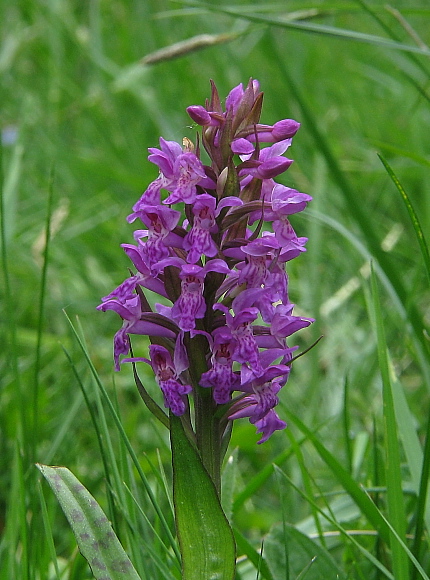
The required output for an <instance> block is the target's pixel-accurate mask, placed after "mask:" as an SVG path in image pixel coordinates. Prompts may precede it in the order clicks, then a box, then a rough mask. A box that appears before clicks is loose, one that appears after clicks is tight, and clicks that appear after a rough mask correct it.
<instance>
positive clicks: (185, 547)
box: [170, 415, 236, 580]
mask: <svg viewBox="0 0 430 580" xmlns="http://www.w3.org/2000/svg"><path fill="white" fill-rule="evenodd" d="M170 441H171V446H172V463H173V500H174V504H175V515H176V529H177V533H178V538H179V544H180V547H181V553H182V571H183V580H202V579H203V578H204V579H205V580H233V578H234V575H235V567H236V547H235V542H234V537H233V532H232V529H231V527H230V524H229V523H228V520H227V518H226V517H225V514H224V512H223V510H222V507H221V504H220V501H219V498H218V494H217V491H216V489H215V485H214V484H213V482H212V480H211V478H210V476H209V474H208V472H207V471H206V469H205V468H204V466H203V463H202V461H201V459H200V456H199V454H198V452H197V451H196V449H195V448H194V446H193V445H192V444H191V442H190V441H189V439H188V438H187V436H186V434H185V431H184V428H183V426H182V423H181V420H180V419H179V417H175V416H174V415H172V416H171V417H170Z"/></svg>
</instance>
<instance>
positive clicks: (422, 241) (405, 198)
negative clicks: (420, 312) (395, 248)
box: [378, 155, 430, 280]
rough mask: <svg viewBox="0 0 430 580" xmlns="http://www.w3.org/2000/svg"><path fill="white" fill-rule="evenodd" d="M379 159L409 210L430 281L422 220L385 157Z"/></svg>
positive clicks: (429, 264) (429, 263)
mask: <svg viewBox="0 0 430 580" xmlns="http://www.w3.org/2000/svg"><path fill="white" fill-rule="evenodd" d="M378 157H379V159H380V160H381V161H382V164H383V165H384V167H385V169H386V171H387V173H388V175H389V176H390V177H391V180H392V182H393V183H394V185H395V186H396V187H397V190H398V192H399V193H400V195H401V196H402V199H403V202H404V204H405V206H406V209H407V210H408V213H409V218H410V220H411V222H412V225H413V227H414V230H415V235H416V237H417V240H418V244H419V247H420V250H421V254H422V257H423V261H424V265H425V268H426V272H427V277H428V278H429V280H430V252H429V248H428V245H427V242H426V239H425V237H424V232H423V229H422V227H421V224H420V220H419V219H418V215H417V213H416V211H415V209H414V207H413V205H412V203H411V200H410V199H409V196H408V194H407V193H406V191H405V190H404V189H403V186H402V184H401V183H400V181H399V180H398V178H397V176H396V174H395V173H394V171H393V170H392V169H391V167H390V166H389V165H388V163H387V162H386V161H385V159H384V158H383V157H381V155H378Z"/></svg>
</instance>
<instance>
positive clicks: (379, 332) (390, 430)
mask: <svg viewBox="0 0 430 580" xmlns="http://www.w3.org/2000/svg"><path fill="white" fill-rule="evenodd" d="M371 282H372V300H373V304H372V306H373V314H374V324H375V327H376V338H377V345H378V359H379V368H380V371H381V378H382V396H383V413H384V426H385V449H386V466H387V468H386V469H387V477H386V481H387V502H388V513H389V517H390V522H391V524H392V526H393V528H394V529H395V530H396V532H397V534H398V535H399V536H400V538H402V539H404V538H405V536H406V515H405V506H404V500H403V492H402V474H401V468H400V452H399V442H398V435H397V424H396V415H395V411H394V402H393V394H392V388H391V381H390V374H389V369H388V358H387V342H386V339H385V331H384V325H383V321H382V311H381V303H380V300H379V292H378V285H377V281H376V275H375V272H373V271H372V277H371ZM390 546H391V552H392V558H393V571H394V575H395V577H396V578H397V579H398V580H408V578H409V562H408V559H407V556H406V554H405V552H404V550H403V549H402V547H401V546H400V545H399V543H398V541H397V538H396V537H394V536H393V535H392V534H390Z"/></svg>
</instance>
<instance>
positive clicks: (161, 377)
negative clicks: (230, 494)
mask: <svg viewBox="0 0 430 580" xmlns="http://www.w3.org/2000/svg"><path fill="white" fill-rule="evenodd" d="M222 102H223V100H222V99H221V98H220V96H219V94H218V91H217V88H216V86H215V84H214V83H212V92H211V96H210V99H209V100H208V101H207V102H206V105H205V106H202V105H192V106H190V107H188V109H187V112H188V114H189V116H190V117H191V119H192V120H193V121H194V122H195V123H196V124H197V126H198V128H199V131H200V132H201V137H200V138H199V139H198V141H197V142H196V145H193V144H192V143H191V141H190V140H189V139H186V138H185V139H184V142H183V144H182V145H181V144H179V143H176V142H175V141H167V140H165V139H163V138H160V145H159V147H151V148H150V149H149V160H150V161H151V162H152V163H154V164H155V165H156V166H157V167H158V169H159V175H158V177H157V178H156V179H155V180H154V181H153V182H152V183H150V184H149V186H148V187H147V189H146V190H145V192H144V193H143V194H142V196H141V198H140V199H139V200H138V201H137V203H136V204H135V205H134V206H133V211H132V213H131V214H130V215H129V217H128V218H127V219H128V222H129V223H133V222H135V220H139V221H140V222H141V223H142V224H143V228H144V229H140V230H137V231H136V232H135V234H134V239H135V245H132V244H123V245H122V247H123V249H124V251H125V253H126V255H127V256H128V257H129V258H130V260H131V262H132V264H133V266H134V268H135V273H134V274H133V275H132V276H130V277H129V278H128V279H127V280H126V281H125V282H123V283H122V284H121V285H120V286H118V287H117V288H116V289H115V290H114V291H113V292H111V293H110V294H109V295H108V296H106V297H105V298H103V300H102V303H101V304H100V306H98V309H99V310H102V311H106V310H113V311H115V312H116V313H117V314H118V315H119V316H120V318H121V319H122V326H121V328H120V329H119V330H118V332H117V333H116V335H115V338H114V361H115V369H116V370H119V369H120V367H121V363H126V362H133V363H136V362H139V361H143V362H145V363H147V364H150V365H151V367H152V369H153V371H154V375H155V378H156V382H157V384H158V385H159V388H160V389H161V392H162V395H163V398H164V404H165V406H166V408H168V409H169V410H170V412H171V413H172V414H173V415H177V416H181V417H182V421H183V423H184V424H186V425H187V427H188V432H189V433H192V432H194V435H193V436H195V440H196V444H197V448H198V450H199V452H200V454H201V457H202V460H203V462H204V463H205V465H206V467H207V469H208V471H209V472H210V473H211V475H212V477H213V479H214V481H215V482H216V485H217V486H219V480H220V473H219V466H220V464H221V456H220V454H221V453H222V452H221V449H225V446H224V447H223V446H222V445H221V441H222V438H223V436H225V437H227V435H228V433H229V430H228V429H227V425H228V424H229V423H231V422H232V421H235V420H240V419H241V418H248V419H249V421H250V422H251V424H252V425H254V426H255V428H256V429H257V432H258V433H259V434H260V435H261V438H260V440H259V443H263V442H265V441H267V440H268V439H269V437H270V436H271V435H272V434H273V433H274V432H276V431H278V430H281V429H284V428H285V427H286V423H285V422H284V421H282V420H281V419H280V418H279V417H278V415H277V413H276V411H275V408H276V406H277V404H278V402H279V396H280V392H281V390H282V388H284V386H285V385H286V384H287V381H288V379H289V376H290V371H291V364H292V361H293V352H294V351H295V350H296V348H297V347H296V346H291V345H290V344H289V342H290V340H292V337H293V336H294V334H295V333H296V332H297V331H299V330H301V329H304V328H306V327H308V326H309V325H310V324H311V323H312V322H313V319H312V318H309V317H306V316H296V315H294V314H293V309H294V305H293V304H291V302H290V300H289V295H288V291H289V287H288V276H287V271H286V266H287V265H288V263H289V261H291V260H293V259H295V258H296V257H297V256H299V255H300V254H301V253H302V252H304V251H305V244H306V241H307V239H306V238H304V237H298V236H297V234H296V232H295V230H294V228H293V225H292V223H291V221H293V222H294V215H295V214H297V213H298V212H301V211H303V210H304V209H305V208H306V206H307V204H308V203H309V202H310V201H311V197H310V196H309V195H307V194H306V193H301V192H299V191H297V190H295V189H293V188H292V187H289V186H287V185H283V184H280V183H277V181H275V180H276V179H277V178H278V176H279V175H280V174H282V173H284V172H285V171H287V170H288V168H289V167H290V165H291V163H292V160H291V159H288V158H287V157H285V153H286V152H287V150H289V149H290V147H291V145H292V141H293V137H294V136H295V135H296V133H297V131H298V129H299V127H300V123H298V122H297V121H295V120H293V119H282V120H280V121H278V122H276V123H274V124H273V125H266V124H263V123H261V121H260V116H261V110H262V103H263V93H262V92H261V91H260V86H259V83H258V81H256V80H255V79H250V81H249V82H248V84H247V85H246V86H245V85H242V84H239V85H237V86H236V87H234V88H233V89H232V90H231V91H230V93H229V94H228V95H227V97H226V99H225V107H224V108H223V106H222ZM203 149H204V150H205V151H206V154H207V157H208V158H209V162H208V164H205V165H204V164H203V162H202V160H201V153H202V150H203ZM205 163H207V162H206V161H205ZM173 204H175V208H174V209H173V208H172V207H171V206H172V205H173ZM290 220H291V221H290ZM154 293H155V295H156V296H157V295H158V296H159V297H160V300H159V301H157V299H155V300H154V296H153V295H154ZM132 335H137V336H139V335H146V336H147V337H149V341H150V346H149V358H146V357H145V356H144V357H142V356H137V357H134V356H133V357H128V356H127V355H129V352H130V336H132ZM133 340H135V339H133ZM137 342H138V341H137V339H136V343H137ZM133 346H134V345H133ZM124 357H125V358H124ZM121 359H122V360H121ZM148 396H149V395H148ZM191 398H192V399H194V401H193V403H191V404H190V401H189V399H191ZM205 429H214V431H213V433H212V434H211V436H210V437H208V436H207V433H205ZM211 454H212V456H213V455H214V454H215V455H217V454H218V459H217V460H216V461H213V457H212V459H209V457H210V455H211ZM215 466H218V467H215Z"/></svg>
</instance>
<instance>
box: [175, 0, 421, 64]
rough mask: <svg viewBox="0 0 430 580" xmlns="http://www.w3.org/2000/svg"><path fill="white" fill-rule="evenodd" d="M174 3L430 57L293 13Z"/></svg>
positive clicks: (185, 1)
mask: <svg viewBox="0 0 430 580" xmlns="http://www.w3.org/2000/svg"><path fill="white" fill-rule="evenodd" d="M176 1H180V3H181V4H186V5H188V6H199V7H200V8H205V9H206V10H210V11H213V12H219V13H222V14H228V15H230V16H235V17H238V18H242V19H245V20H249V21H250V22H258V23H259V24H269V25H272V26H278V27H281V28H294V29H296V30H302V31H303V32H310V33H313V34H322V35H325V36H332V37H335V38H342V39H345V40H353V41H356V42H364V43H366V44H373V45H376V46H380V47H381V48H388V49H391V50H401V51H405V52H411V53H415V54H423V55H426V56H430V50H428V49H427V48H424V47H419V46H413V45H409V44H404V43H402V42H396V41H394V40H389V39H387V38H383V37H381V36H375V35H373V34H366V33H363V32H357V31H355V30H345V29H343V28H336V27H334V26H327V25H325V24H315V23H313V22H306V21H302V20H296V16H295V13H293V16H292V17H290V18H289V17H288V15H287V16H278V17H273V16H266V15H264V14H253V13H252V12H247V11H246V6H242V7H241V9H240V10H238V9H234V8H226V7H222V6H220V5H219V4H214V5H211V4H207V3H206V2H197V1H196V0H176Z"/></svg>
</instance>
